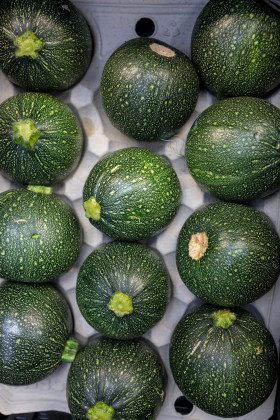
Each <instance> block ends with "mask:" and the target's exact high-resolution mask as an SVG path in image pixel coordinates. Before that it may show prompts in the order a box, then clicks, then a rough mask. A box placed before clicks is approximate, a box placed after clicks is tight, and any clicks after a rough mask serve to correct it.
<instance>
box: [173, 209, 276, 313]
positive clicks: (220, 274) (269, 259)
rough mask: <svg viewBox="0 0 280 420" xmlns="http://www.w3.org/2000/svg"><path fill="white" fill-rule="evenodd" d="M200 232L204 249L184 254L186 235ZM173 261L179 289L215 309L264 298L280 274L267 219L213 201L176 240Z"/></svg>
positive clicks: (190, 220) (273, 231)
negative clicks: (196, 256)
mask: <svg viewBox="0 0 280 420" xmlns="http://www.w3.org/2000/svg"><path fill="white" fill-rule="evenodd" d="M198 232H205V233H206V235H207V236H208V248H207V250H206V252H205V254H204V255H203V256H202V257H201V258H200V259H199V260H197V261H196V260H195V259H192V258H191V257H190V255H189V242H190V239H191V236H192V235H193V234H196V233H198ZM176 262H177V267H178V270H179V273H180V276H181V278H182V280H183V282H184V283H185V285H186V286H187V287H188V288H189V289H190V290H191V291H192V292H193V293H194V294H195V295H196V296H198V297H199V298H201V299H203V300H205V301H207V302H209V303H213V304H216V305H221V306H238V305H244V304H246V303H249V302H253V301H255V300H256V299H258V298H259V297H261V296H262V295H264V294H265V293H266V292H267V291H268V290H270V288H271V287H272V286H273V285H274V283H275V282H276V281H277V279H278V276H279V274H280V239H279V236H278V233H277V231H276V229H275V227H274V226H273V224H272V222H271V220H270V219H269V218H268V217H267V216H266V215H265V214H264V213H262V212H260V211H258V210H256V209H253V208H252V207H249V206H245V205H243V204H234V203H227V202H220V203H213V204H208V205H206V206H203V207H201V208H200V209H198V210H196V211H195V212H194V213H192V215H191V216H190V217H189V218H188V219H187V220H186V222H185V223H184V225H183V227H182V229H181V231H180V233H179V236H178V240H177V248H176Z"/></svg>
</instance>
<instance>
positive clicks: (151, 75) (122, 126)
mask: <svg viewBox="0 0 280 420" xmlns="http://www.w3.org/2000/svg"><path fill="white" fill-rule="evenodd" d="M154 43H156V44H158V45H160V46H165V47H168V48H169V49H171V50H172V51H173V52H174V53H175V55H174V56H172V57H167V56H164V55H160V54H158V53H157V52H154V51H152V50H151V48H150V45H151V44H154ZM198 92H199V81H198V77H197V74H196V71H195V69H194V66H193V64H192V62H191V61H190V59H189V58H188V57H187V56H186V55H185V54H184V53H182V52H180V51H178V50H177V49H176V48H173V47H171V46H170V45H168V44H165V43H164V42H162V41H159V40H157V39H153V38H136V39H132V40H129V41H127V42H125V43H124V44H123V45H121V46H120V47H119V48H118V49H117V50H116V51H115V52H114V53H113V54H112V55H111V56H110V57H109V59H108V60H107V62H106V64H105V67H104V70H103V73H102V78H101V84H100V93H101V99H102V104H103V107H104V110H105V112H106V114H107V116H108V117H109V119H110V121H111V122H112V124H113V125H114V126H115V127H116V128H117V129H119V130H120V131H121V132H122V133H124V134H126V135H128V136H130V137H133V138H135V139H137V140H143V141H152V140H160V139H164V138H167V137H170V136H171V135H173V134H174V133H175V132H176V131H177V130H178V129H179V128H180V127H181V126H182V125H183V124H184V123H185V122H186V121H187V120H188V118H189V117H190V115H191V113H192V112H193V111H194V108H195V105H196V102H197V98H198Z"/></svg>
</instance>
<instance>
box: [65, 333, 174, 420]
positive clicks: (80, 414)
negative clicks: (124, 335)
mask: <svg viewBox="0 0 280 420" xmlns="http://www.w3.org/2000/svg"><path fill="white" fill-rule="evenodd" d="M166 384H167V375H166V371H165V367H164V365H163V363H162V361H161V358H160V356H159V354H158V353H157V351H156V349H155V348H154V347H153V346H151V344H150V343H149V342H148V341H147V340H144V339H143V338H139V339H134V340H125V341H124V340H114V339H110V338H106V337H103V336H99V337H93V338H92V339H91V340H90V341H89V342H88V344H87V345H86V346H85V347H84V348H82V349H81V350H80V351H79V352H78V354H77V356H76V358H75V360H74V361H73V363H72V364H71V367H70V370H69V375H68V379H67V387H66V392H67V400H68V405H69V409H70V411H71V414H72V416H73V418H74V419H75V420H81V419H89V420H94V419H103V420H112V419H114V420H121V419H123V420H126V419H127V420H140V419H150V420H152V419H155V418H156V416H157V414H158V412H159V410H160V408H161V406H162V404H163V401H164V398H165V389H166Z"/></svg>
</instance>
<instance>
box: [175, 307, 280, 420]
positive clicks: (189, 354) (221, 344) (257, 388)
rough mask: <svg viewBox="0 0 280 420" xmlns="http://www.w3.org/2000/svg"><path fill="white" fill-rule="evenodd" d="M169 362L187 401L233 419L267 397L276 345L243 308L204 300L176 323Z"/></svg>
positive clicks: (274, 369) (275, 366) (273, 379)
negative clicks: (225, 306) (228, 306)
mask: <svg viewBox="0 0 280 420" xmlns="http://www.w3.org/2000/svg"><path fill="white" fill-rule="evenodd" d="M170 366H171V371H172V373H173V376H174V379H175V382H176V383H177V385H178V387H179V388H180V390H181V391H182V392H183V393H184V394H185V395H186V396H187V398H188V399H189V400H190V401H192V402H193V404H195V405H196V406H198V407H199V408H201V409H202V410H204V411H205V412H207V413H210V414H212V415H214V416H219V417H234V418H235V417H239V416H243V415H245V414H247V413H249V412H251V411H252V410H254V409H256V408H257V407H259V406H260V405H261V404H263V403H264V402H265V401H266V399H267V398H268V397H269V396H270V394H271V392H272V390H273V388H274V385H275V383H276V379H277V369H278V355H277V347H276V344H275V342H274V339H273V337H272V335H271V333H270V332H269V330H268V329H267V328H266V327H265V326H264V325H263V323H262V322H261V321H260V320H259V319H257V318H256V317H255V316H254V315H252V314H251V313H249V312H248V311H246V310H245V309H242V308H235V309H234V310H233V311H232V310H229V309H227V308H220V307H217V306H213V305H210V304H205V305H202V306H200V307H199V308H196V309H195V310H193V311H192V312H190V313H188V314H186V315H185V316H183V318H182V319H181V321H180V322H179V323H178V325H177V326H176V328H175V331H174V333H173V336H172V339H171V344H170Z"/></svg>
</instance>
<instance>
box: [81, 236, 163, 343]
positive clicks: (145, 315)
mask: <svg viewBox="0 0 280 420" xmlns="http://www.w3.org/2000/svg"><path fill="white" fill-rule="evenodd" d="M118 291H121V292H122V293H124V294H126V295H128V296H131V297H132V305H133V312H132V313H131V314H127V315H124V316H123V317H120V316H117V315H116V314H115V313H114V312H113V311H112V310H111V309H109V308H108V303H109V302H110V299H111V298H112V296H113V295H114V293H115V292H118ZM169 294H170V284H169V274H168V272H167V269H166V267H165V264H164V262H163V259H162V258H161V257H160V255H159V254H157V253H156V252H155V251H154V250H152V249H150V248H148V247H146V246H144V245H142V244H138V243H130V242H110V243H108V244H105V245H101V246H100V247H99V248H97V249H96V250H94V251H93V252H92V253H91V254H90V255H89V256H88V257H87V259H86V260H85V261H84V263H83V265H82V266H81V268H80V271H79V275H78V280H77V285H76V298H77V303H78V306H79V308H80V311H81V313H82V315H83V316H84V318H85V319H86V320H87V322H88V323H89V324H90V325H92V326H93V328H95V329H96V330H97V331H99V332H100V333H102V334H103V335H105V336H107V337H111V338H117V339H132V338H135V337H138V336H140V335H142V334H144V333H145V332H146V331H148V330H149V329H150V328H152V327H153V326H154V325H155V324H156V323H157V322H158V321H160V319H161V318H162V317H163V315H164V312H165V310H166V307H167V304H168V301H169Z"/></svg>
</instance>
